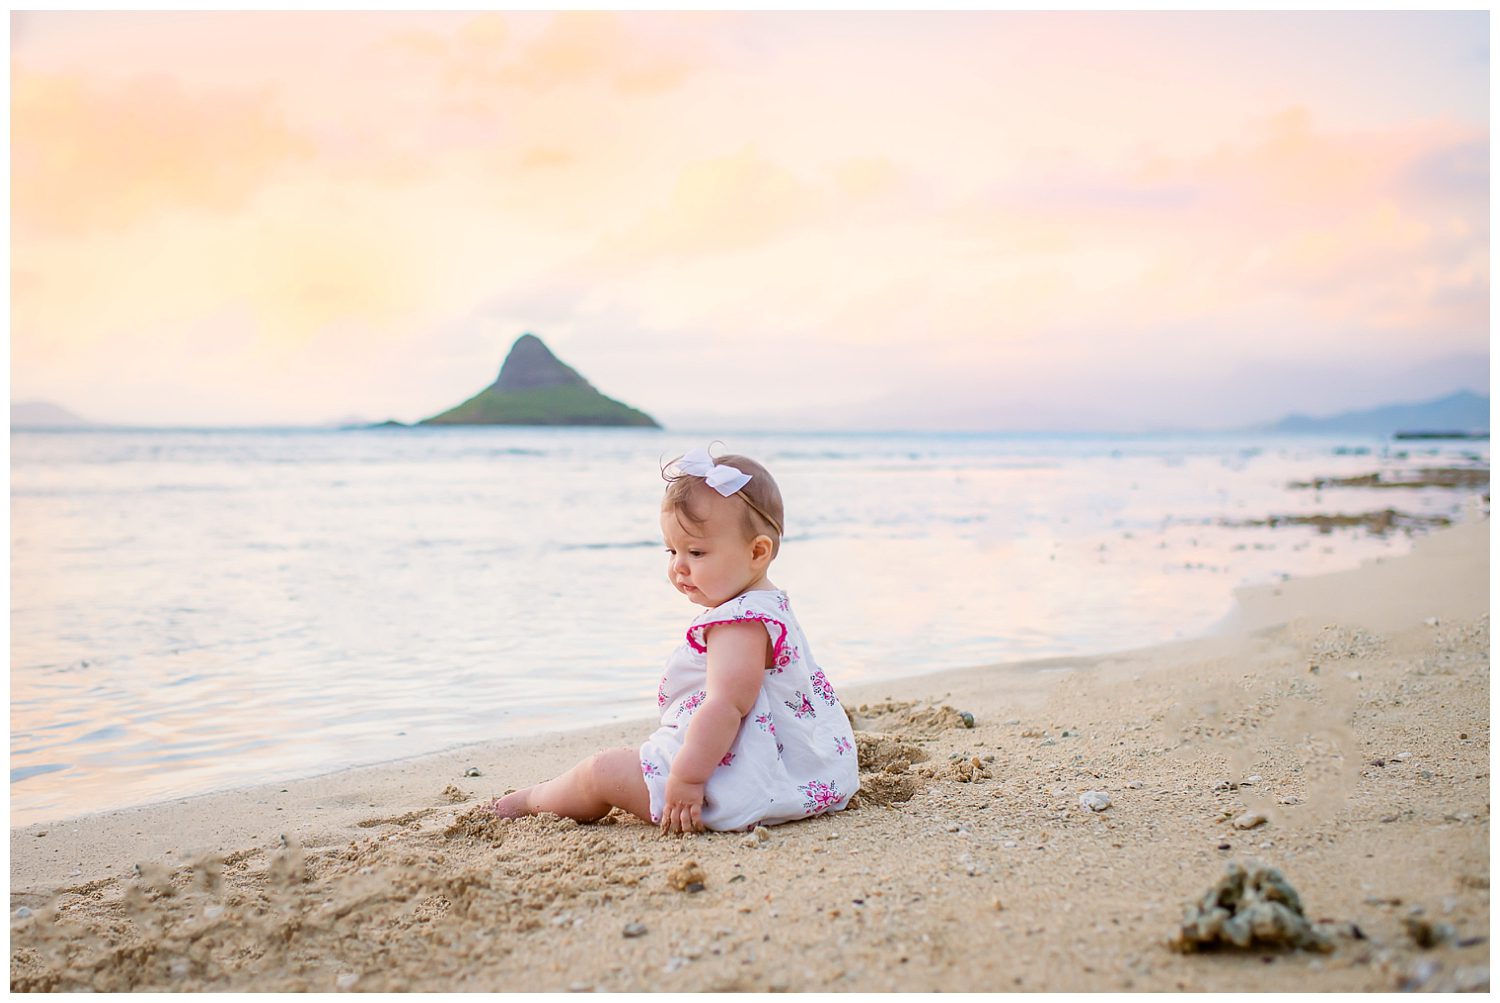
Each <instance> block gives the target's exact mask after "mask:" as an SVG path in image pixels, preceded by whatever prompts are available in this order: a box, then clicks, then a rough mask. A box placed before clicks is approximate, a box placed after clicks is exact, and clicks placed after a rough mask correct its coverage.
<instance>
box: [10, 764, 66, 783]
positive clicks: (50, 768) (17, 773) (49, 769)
mask: <svg viewBox="0 0 1500 1003" xmlns="http://www.w3.org/2000/svg"><path fill="white" fill-rule="evenodd" d="M71 765H73V764H71V763H43V764H41V765H40V766H17V767H14V768H13V769H11V771H10V782H11V783H13V784H18V783H20V782H21V781H22V780H25V779H27V778H28V777H38V776H41V775H42V774H43V773H56V772H57V771H58V770H66V769H67V768H68V767H69V766H71Z"/></svg>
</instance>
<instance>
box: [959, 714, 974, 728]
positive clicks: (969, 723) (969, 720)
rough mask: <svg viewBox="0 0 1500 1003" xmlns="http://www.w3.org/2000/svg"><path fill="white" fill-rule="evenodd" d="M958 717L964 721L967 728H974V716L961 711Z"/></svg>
mask: <svg viewBox="0 0 1500 1003" xmlns="http://www.w3.org/2000/svg"><path fill="white" fill-rule="evenodd" d="M958 717H959V719H960V720H961V721H963V723H964V727H965V728H972V727H974V715H973V714H970V713H969V712H968V711H966V710H961V711H959V712H958Z"/></svg>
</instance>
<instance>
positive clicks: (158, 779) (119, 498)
mask: <svg viewBox="0 0 1500 1003" xmlns="http://www.w3.org/2000/svg"><path fill="white" fill-rule="evenodd" d="M713 437H718V438H721V439H723V440H724V441H725V444H726V446H727V448H728V449H729V450H733V451H735V452H742V453H747V454H749V455H752V456H755V457H757V458H758V459H760V460H762V462H764V463H766V464H767V466H769V468H770V469H771V470H772V471H773V472H774V473H775V474H776V476H777V478H778V481H779V482H780V484H781V488H782V493H783V495H784V497H785V499H786V512H787V531H788V535H787V537H786V539H785V541H784V544H783V547H782V550H781V556H780V558H779V559H778V560H777V562H776V564H775V566H774V568H773V570H772V578H773V580H774V581H775V582H776V583H777V584H778V585H779V586H781V587H782V588H784V589H785V590H786V591H787V592H788V594H789V595H790V596H791V598H792V602H793V603H794V605H795V607H796V609H797V611H798V614H799V616H800V617H801V619H802V623H803V625H804V627H805V628H806V629H807V631H808V633H809V635H810V636H811V637H812V639H813V643H814V645H815V646H816V649H817V657H818V659H819V661H820V662H821V663H822V664H823V665H824V667H825V668H826V669H827V670H828V672H829V675H830V677H831V678H832V679H833V680H834V681H835V683H852V682H856V681H864V680H876V679H881V678H890V677H896V676H905V675H912V674H918V673H925V672H932V671H935V670H938V669H944V668H950V667H956V666H968V665H978V664H986V663H992V662H999V661H1008V660H1015V659H1023V658H1033V657H1043V656H1070V655H1081V654H1085V653H1097V652H1105V651H1111V650H1118V649H1123V648H1130V647H1135V646H1140V645H1147V644H1152V643H1155V642H1161V641H1167V640H1171V639H1174V638H1181V637H1185V636H1191V635H1195V634H1198V633H1202V632H1204V631H1206V630H1208V629H1209V628H1210V627H1212V625H1213V624H1214V623H1215V622H1216V621H1218V620H1220V619H1221V618H1223V617H1224V616H1225V614H1227V613H1228V612H1229V610H1230V608H1231V605H1232V591H1233V589H1234V588H1236V587H1237V586H1241V585H1246V584H1257V583H1266V582H1271V581H1275V580H1277V579H1279V578H1282V577H1284V576H1288V575H1304V574H1311V573H1317V572H1321V571H1329V570H1336V569H1341V568H1347V567H1352V566H1355V565H1357V564H1358V563H1359V562H1360V561H1361V560H1362V559H1364V558H1367V557H1370V556H1373V555H1377V554H1392V553H1400V552H1402V551H1404V550H1406V549H1407V548H1408V547H1409V546H1410V540H1409V538H1408V537H1407V536H1406V535H1405V534H1404V533H1394V534H1391V535H1389V536H1386V537H1377V536H1372V535H1370V534H1368V533H1366V532H1365V531H1363V530H1351V529H1344V530H1338V531H1335V532H1333V533H1331V534H1327V535H1321V534H1319V533H1318V532H1317V531H1316V530H1313V529H1310V528H1305V527H1282V528H1278V529H1270V528H1236V527H1228V526H1223V525H1221V522H1223V521H1225V520H1233V521H1244V520H1250V519H1257V518H1262V519H1263V518H1265V517H1267V516H1269V515H1272V514H1287V513H1299V512H1303V513H1305V512H1314V511H1342V512H1365V511H1372V510H1376V509H1381V508H1385V507H1387V506H1393V507H1395V508H1398V509H1401V510H1403V511H1408V512H1417V513H1424V514H1429V515H1430V514H1446V515H1449V516H1453V517H1462V515H1463V513H1464V512H1465V511H1467V510H1472V509H1474V508H1475V507H1476V506H1477V504H1478V500H1477V497H1476V493H1475V492H1456V491H1444V490H1433V489H1426V490H1395V491H1378V492H1376V491H1369V490H1360V489H1340V490H1325V491H1323V492H1321V493H1317V492H1314V491H1310V490H1294V489H1291V488H1289V487H1288V483H1289V482H1290V481H1294V480H1305V479H1310V478H1312V477H1314V476H1320V475H1322V476H1327V475H1351V474H1359V473H1366V472H1368V471H1371V470H1376V469H1384V470H1389V469H1393V468H1399V467H1416V466H1420V465H1422V464H1428V465H1435V464H1440V463H1449V462H1460V463H1468V462H1482V463H1484V464H1486V465H1487V464H1488V459H1489V447H1488V443H1479V444H1477V445H1476V444H1474V443H1461V444H1447V445H1433V446H1426V445H1423V446H1419V447H1416V448H1415V449H1413V451H1412V453H1411V455H1409V456H1404V457H1403V456H1398V455H1396V454H1395V453H1394V452H1392V449H1393V447H1391V446H1388V445H1386V444H1383V443H1382V442H1379V441H1369V440H1365V441H1362V440H1359V439H1356V438H1343V439H1305V438H1299V439H1274V438H1259V439H1257V438H1253V437H1211V436H1145V437H1129V438H1122V437H1101V436H1039V435H1025V436H1023V435H964V434H784V433H777V434H762V433H755V434H751V433H739V434H725V433H724V432H722V431H719V432H716V433H713V434H712V435H711V434H709V433H703V434H695V433H692V432H679V431H671V432H661V431H646V430H616V429H607V430H605V429H601V430H579V429H566V430H564V429H508V428H430V429H384V430H377V429H371V430H358V431H330V430H306V429H269V430H268V429H256V430H209V431H204V430H88V431H69V432H60V431H59V432H47V431H16V432H14V433H12V435H11V440H10V441H11V819H12V824H13V825H24V824H28V823H31V822H35V821H41V820H48V819H53V818H58V817H65V816H71V815H76V814H80V813H83V812H88V811H95V810H101V809H106V808H113V807H120V806H124V805H128V804H136V803H143V802H149V801H156V800H161V799H166V798H172V797H179V796H183V795H188V794H194V793H200V792H205V791H210V790H216V789H222V788H227V787H233V786H237V785H243V784H250V783H256V782H262V781H268V780H278V779H288V778H292V777H295V776H305V775H312V774H317V773H324V772H328V771H331V770H334V769H338V768H341V767H347V766H351V765H356V764H363V763H372V762H379V761H384V760H390V759H396V758H402V757H406V756H411V755H415V754H419V753H424V752H433V751H437V750H439V749H444V748H449V747H452V746H455V745H460V744H463V743H470V742H475V741H480V740H485V739H491V738H497V737H505V736H517V735H525V734H528V733H535V732H540V731H547V730H556V729H561V728H569V727H575V726H581V725H586V724H592V723H597V722H601V721H605V720H609V719H611V718H620V717H625V718H630V717H640V716H646V715H650V714H652V713H653V712H654V710H655V697H654V694H655V687H656V684H657V679H658V676H659V671H660V667H661V665H662V663H663V662H664V660H665V658H666V656H667V654H668V652H669V651H670V649H671V648H672V647H673V646H674V645H675V644H676V643H677V642H678V640H679V639H680V638H681V636H682V630H683V627H684V626H685V625H686V623H687V622H688V620H690V619H691V618H692V617H693V616H694V615H695V614H696V613H697V612H698V607H695V606H692V605H691V604H690V603H688V602H687V600H686V599H684V598H683V597H682V596H681V595H679V594H678V593H677V592H676V591H675V590H674V589H673V588H671V586H670V585H668V584H667V581H666V578H665V554H664V552H663V549H662V544H661V540H660V538H659V535H658V529H657V505H658V502H659V498H660V494H661V490H662V481H661V477H660V473H659V463H660V461H661V460H663V459H667V458H670V457H672V456H675V455H677V454H679V453H681V452H683V451H684V450H686V449H689V448H692V447H694V446H703V445H706V444H707V443H708V441H709V440H710V438H713ZM495 784H496V785H497V786H503V778H495Z"/></svg>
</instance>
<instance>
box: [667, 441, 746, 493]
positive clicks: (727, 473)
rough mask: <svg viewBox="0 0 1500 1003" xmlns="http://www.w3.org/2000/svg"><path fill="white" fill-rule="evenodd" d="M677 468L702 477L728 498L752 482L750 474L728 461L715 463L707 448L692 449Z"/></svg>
mask: <svg viewBox="0 0 1500 1003" xmlns="http://www.w3.org/2000/svg"><path fill="white" fill-rule="evenodd" d="M677 469H679V470H681V471H682V472H683V473H685V474H691V475H693V476H694V477H701V478H703V479H704V480H705V481H707V482H708V486H709V487H711V488H713V489H714V490H715V491H717V492H719V494H721V495H723V496H724V497H725V498H728V497H729V496H730V495H732V494H734V493H735V492H736V491H738V490H739V489H740V488H742V487H744V486H745V485H746V484H749V483H750V475H749V474H747V473H745V472H744V471H743V470H740V469H738V468H737V467H731V466H729V465H728V464H727V463H715V462H714V458H713V457H712V456H709V455H708V450H706V449H690V450H688V451H687V453H686V455H684V456H683V458H682V459H680V460H678V461H677Z"/></svg>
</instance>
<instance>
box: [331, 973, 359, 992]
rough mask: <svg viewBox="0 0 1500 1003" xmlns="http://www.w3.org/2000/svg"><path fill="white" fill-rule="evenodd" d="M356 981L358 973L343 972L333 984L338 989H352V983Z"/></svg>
mask: <svg viewBox="0 0 1500 1003" xmlns="http://www.w3.org/2000/svg"><path fill="white" fill-rule="evenodd" d="M358 981H359V976H358V975H356V974H355V973H353V972H345V973H344V974H343V975H340V976H339V977H338V980H337V982H336V983H335V984H336V985H337V986H338V987H339V988H340V989H352V988H353V987H354V983H356V982H358Z"/></svg>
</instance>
